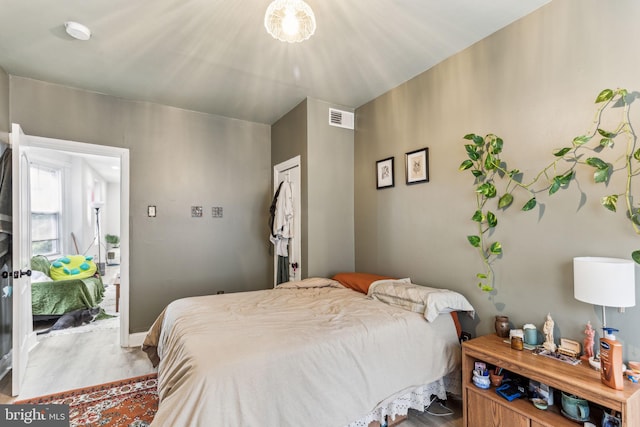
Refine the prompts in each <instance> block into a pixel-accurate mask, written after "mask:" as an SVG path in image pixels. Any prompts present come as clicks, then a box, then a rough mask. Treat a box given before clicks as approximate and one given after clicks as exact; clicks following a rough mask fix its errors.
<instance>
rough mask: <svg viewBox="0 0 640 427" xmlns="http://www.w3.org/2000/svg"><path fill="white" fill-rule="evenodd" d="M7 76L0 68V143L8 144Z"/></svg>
mask: <svg viewBox="0 0 640 427" xmlns="http://www.w3.org/2000/svg"><path fill="white" fill-rule="evenodd" d="M10 119H11V118H10V115H9V75H8V74H7V73H6V72H5V71H4V70H3V69H2V68H1V67H0V142H5V143H7V144H8V143H9V132H10V131H11V121H10Z"/></svg>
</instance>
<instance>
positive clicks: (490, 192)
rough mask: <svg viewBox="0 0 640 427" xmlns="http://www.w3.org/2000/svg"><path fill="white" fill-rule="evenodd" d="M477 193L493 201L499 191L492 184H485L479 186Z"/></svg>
mask: <svg viewBox="0 0 640 427" xmlns="http://www.w3.org/2000/svg"><path fill="white" fill-rule="evenodd" d="M476 193H480V194H482V195H483V196H485V197H486V198H488V199H491V198H493V197H496V194H497V191H496V187H495V186H494V185H493V184H492V183H490V182H485V183H483V184H480V185H479V186H478V188H477V189H476Z"/></svg>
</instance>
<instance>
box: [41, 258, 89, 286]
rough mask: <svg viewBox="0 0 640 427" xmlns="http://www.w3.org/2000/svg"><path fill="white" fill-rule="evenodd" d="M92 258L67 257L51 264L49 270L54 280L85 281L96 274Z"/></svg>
mask: <svg viewBox="0 0 640 427" xmlns="http://www.w3.org/2000/svg"><path fill="white" fill-rule="evenodd" d="M96 270H97V267H96V263H95V262H93V257H92V256H84V255H67V256H65V257H62V258H58V259H57V260H55V261H53V262H52V263H51V267H50V269H49V272H50V275H51V278H52V279H53V280H68V279H85V278H87V277H91V276H93V275H94V274H95V273H96Z"/></svg>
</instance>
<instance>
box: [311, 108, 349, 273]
mask: <svg viewBox="0 0 640 427" xmlns="http://www.w3.org/2000/svg"><path fill="white" fill-rule="evenodd" d="M329 108H338V109H340V110H346V111H353V110H352V109H348V108H345V107H342V106H339V105H335V104H330V103H327V102H324V101H320V100H317V99H312V98H307V110H308V111H307V113H308V114H307V118H308V134H309V141H308V152H309V162H308V169H307V176H308V188H307V192H308V197H309V200H308V203H309V205H308V211H309V212H308V221H309V256H308V257H307V258H306V259H307V263H308V267H309V270H308V274H309V276H321V277H326V276H332V275H333V274H335V273H339V272H341V271H353V270H354V267H355V253H354V244H355V243H354V238H355V235H354V224H353V221H354V220H353V214H354V206H353V144H354V131H352V130H350V129H343V128H338V127H335V126H329Z"/></svg>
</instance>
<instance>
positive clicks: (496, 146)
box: [489, 137, 504, 154]
mask: <svg viewBox="0 0 640 427" xmlns="http://www.w3.org/2000/svg"><path fill="white" fill-rule="evenodd" d="M503 145H504V141H502V138H500V137H496V138H495V139H492V140H491V142H489V147H490V148H491V150H489V152H490V153H492V154H500V153H501V152H502V147H503Z"/></svg>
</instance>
